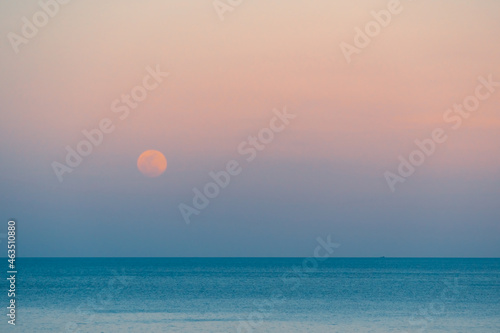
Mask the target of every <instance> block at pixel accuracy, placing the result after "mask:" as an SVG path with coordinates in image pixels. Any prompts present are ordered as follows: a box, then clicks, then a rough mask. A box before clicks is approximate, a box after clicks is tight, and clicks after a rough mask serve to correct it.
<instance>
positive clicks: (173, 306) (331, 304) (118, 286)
mask: <svg viewBox="0 0 500 333" xmlns="http://www.w3.org/2000/svg"><path fill="white" fill-rule="evenodd" d="M5 260H6V259H5ZM5 266H7V265H5ZM16 269H17V273H16V282H15V289H16V290H15V294H16V297H15V305H16V309H15V325H12V324H9V323H8V320H10V319H9V317H8V316H7V313H8V311H10V310H9V309H7V306H9V303H8V302H9V298H8V297H7V296H8V295H7V292H8V289H9V284H8V283H9V281H7V280H6V279H5V278H3V279H2V282H1V283H0V287H1V290H3V293H4V296H2V297H1V298H0V299H3V300H4V304H3V305H1V308H2V309H3V312H4V313H3V314H2V316H1V317H2V318H3V319H2V320H1V323H0V332H97V333H99V332H183V333H190V332H235V333H250V332H285V333H292V332H307V333H316V332H321V333H326V332H339V333H340V332H342V333H343V332H373V333H378V332H463V333H476V332H477V333H488V332H492V333H498V332H500V259H458V258H456V259H455V258H453V259H448V258H447V259H440V258H432V259H431V258H328V259H323V258H321V260H319V259H315V258H18V259H17V267H16ZM6 272H7V269H5V273H4V274H5V276H7V273H6ZM7 277H8V276H7Z"/></svg>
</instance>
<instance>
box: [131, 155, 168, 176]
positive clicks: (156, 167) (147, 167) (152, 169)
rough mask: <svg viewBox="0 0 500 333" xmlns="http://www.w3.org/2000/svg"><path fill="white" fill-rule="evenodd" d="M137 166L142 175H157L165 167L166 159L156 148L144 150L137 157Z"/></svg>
mask: <svg viewBox="0 0 500 333" xmlns="http://www.w3.org/2000/svg"><path fill="white" fill-rule="evenodd" d="M137 168H138V169H139V171H140V172H142V174H143V175H144V176H147V177H158V176H159V175H161V174H162V173H163V172H164V171H165V170H166V169H167V159H166V158H165V156H163V154H162V153H160V152H159V151H158V150H146V151H145V152H143V153H142V154H141V155H140V156H139V158H138V159H137Z"/></svg>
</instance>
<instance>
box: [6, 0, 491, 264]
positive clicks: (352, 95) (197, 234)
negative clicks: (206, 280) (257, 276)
mask: <svg viewBox="0 0 500 333" xmlns="http://www.w3.org/2000/svg"><path fill="white" fill-rule="evenodd" d="M54 1H55V0H42V1H41V2H40V3H39V2H37V1H31V0H30V1H22V2H6V1H3V2H1V3H0V35H1V36H2V47H1V49H0V70H1V73H2V75H1V76H0V184H1V191H0V212H1V214H2V216H1V217H0V219H2V220H4V221H5V223H6V222H7V221H8V219H10V218H15V219H16V220H17V225H18V231H17V239H18V247H17V252H18V255H20V256H27V257H37V256H42V257H60V256H77V257H85V256H90V257H100V256H102V257H114V256H123V257H131V256H140V257H148V256H157V257H177V256H181V257H184V256H194V257H206V256H217V257H226V256H228V257H234V256H271V257H278V256H300V257H307V256H312V255H313V251H314V249H315V247H316V243H317V238H318V237H322V238H325V237H327V236H328V235H331V239H332V240H334V241H335V242H336V243H339V244H340V245H341V246H340V247H339V248H338V249H336V256H340V257H351V256H361V257H378V256H388V257H389V256H393V257H429V256H430V257H432V256H436V257H499V256H500V205H499V201H500V195H499V194H500V193H499V188H500V186H499V185H500V173H499V171H500V155H499V151H500V140H499V139H500V114H499V108H498V106H499V105H500V104H499V103H500V85H498V83H495V82H500V66H499V65H500V60H499V59H500V44H499V43H498V36H499V33H500V19H499V15H500V14H499V13H500V2H498V1H495V0H485V1H475V2H473V1H446V0H439V1H434V0H433V1H431V0H419V1H408V0H401V1H400V2H399V3H397V1H395V0H390V1H379V0H377V1H375V0H373V1H329V0H318V1H314V2H311V1H298V0H275V1H265V0H254V1H241V2H240V3H238V2H237V1H232V2H231V1H227V0H224V1H223V0H221V1H218V0H216V1H213V2H212V1H189V2H188V1H181V0H171V1H161V0H147V1H118V0H112V1H106V2H102V1H97V0H90V1H78V0H73V1H70V2H69V3H67V4H66V3H64V4H63V2H64V1H62V0H61V3H57V2H54ZM45 4H47V5H45ZM231 4H232V5H231ZM42 7H45V8H46V11H47V12H49V13H50V14H51V15H48V14H44V12H41V13H40V11H42V10H43V8H42ZM47 8H48V9H47ZM374 12H375V13H378V14H374ZM384 13H385V14H387V13H388V14H389V18H388V16H387V15H386V16H384ZM375 17H378V18H379V20H382V21H380V22H382V24H381V23H378V21H375ZM384 19H385V21H384ZM37 20H38V21H37ZM26 22H28V23H26ZM37 22H38V23H37ZM35 23H37V24H38V25H39V26H38V27H37V26H36V25H34V24H35ZM30 25H32V26H31V27H32V28H33V27H34V28H35V30H33V29H31V30H30ZM367 27H368V29H372V30H368V31H369V35H371V36H369V35H367V32H366V31H367V30H366V29H367ZM359 31H362V32H361V33H359ZM346 45H347V46H346ZM346 50H348V51H346ZM481 80H482V81H481ZM488 81H490V83H489V84H486V85H485V84H484V82H488ZM492 82H493V83H492ZM479 86H480V87H479ZM144 87H146V88H148V89H146V88H144ZM478 87H479V88H478ZM478 89H479V90H478ZM478 91H479V92H480V94H479V95H478ZM133 92H134V93H135V94H136V95H135V96H139V97H140V98H139V97H138V99H137V101H135V102H134V101H130V100H129V102H128V103H129V104H127V102H125V101H124V100H123V98H127V96H130V95H131V94H132V93H133ZM141 94H142V95H141ZM124 96H125V97H124ZM477 96H480V97H481V98H479V97H477ZM139 100H140V101H139ZM466 101H467V102H470V103H474V101H476V102H478V104H477V105H475V106H474V107H473V109H474V111H471V112H464V111H462V113H458V111H453V107H454V105H460V104H463V103H465V102H466ZM468 107H470V106H468ZM470 108H472V107H470ZM285 113H287V114H288V115H289V118H288V119H282V118H283V114H285ZM277 115H281V117H282V118H279V117H278V116H277ZM462 115H463V116H462ZM452 117H454V118H452ZM457 117H458V118H457ZM103 122H104V125H103ZM271 123H272V124H274V125H275V126H274V128H275V129H278V127H279V131H278V130H273V129H272V128H273V127H272V125H271ZM277 124H279V126H278V125H277ZM455 127H456V128H455ZM102 128H104V129H106V130H107V131H108V132H107V133H103V132H101V133H103V134H102V140H101V141H102V142H100V143H99V144H98V145H93V146H92V147H91V152H90V153H89V154H88V155H87V156H83V157H82V158H81V162H80V163H79V164H78V165H77V166H76V167H74V168H73V167H69V166H68V164H67V162H66V160H65V159H66V155H67V150H66V147H70V149H77V146H78V145H79V144H80V142H82V140H85V139H86V137H85V136H84V134H83V133H82V131H89V132H92V131H93V130H95V129H102ZM111 128H112V129H111ZM266 129H267V130H266ZM269 129H271V132H270V131H269ZM440 129H441V138H442V137H443V136H445V137H446V140H444V142H436V141H435V140H434V139H429V138H433V135H434V134H433V133H434V132H435V131H436V130H438V132H439V130H440ZM93 133H95V132H93ZM259 133H260V135H261V138H266V139H265V141H266V144H265V145H264V144H262V142H260V143H257V145H256V146H253V147H254V148H249V147H252V143H251V139H249V138H251V137H254V138H257V139H259ZM270 133H271V134H270ZM266 135H267V136H266ZM269 135H272V137H271V138H270V137H269ZM97 137H98V135H97ZM96 140H97V139H96ZM259 140H260V139H259ZM263 140H264V139H263ZM415 140H420V141H421V142H427V143H428V145H430V146H427V147H430V148H429V151H431V153H429V154H426V155H424V153H425V152H422V153H419V152H416V153H414V152H415V150H416V149H419V148H418V146H417V145H416V143H415ZM429 140H434V141H433V142H434V144H432V143H429ZM98 141H99V140H98ZM82 145H85V144H82ZM433 145H434V148H432V146H433ZM82 147H83V146H82ZM255 147H259V148H258V149H257V148H255ZM431 148H432V149H431ZM82 149H85V147H84V148H82ZM150 149H152V150H157V151H160V152H161V153H163V155H164V156H165V157H166V159H167V162H168V166H167V169H166V171H165V172H164V173H163V174H161V175H160V176H158V177H146V176H145V175H143V174H141V172H139V170H138V168H137V159H138V157H139V155H141V153H142V152H144V151H146V150H150ZM245 149H246V151H247V153H246V154H245V153H242V151H245ZM252 149H253V151H254V153H255V156H254V154H253V153H250V152H249V151H250V150H252ZM429 151H428V152H429ZM410 155H411V156H413V157H412V158H413V160H414V161H417V160H418V158H420V160H418V163H417V164H419V165H417V166H414V167H413V169H414V171H413V173H412V174H411V175H409V176H402V174H401V173H399V171H398V168H399V166H400V163H402V162H401V160H400V156H401V157H402V158H403V159H405V160H407V161H408V160H409V159H410ZM250 156H252V157H254V158H253V159H251V160H250V161H249V159H250ZM422 157H423V162H422V161H421V160H422ZM231 161H236V162H231ZM55 162H57V163H59V164H57V165H59V166H61V165H64V166H65V167H66V168H70V169H71V172H65V173H64V174H62V175H60V176H61V177H58V176H57V172H55V171H54V163H55ZM228 163H229V164H231V163H233V164H234V163H236V164H235V165H236V166H237V167H235V165H232V167H233V168H232V171H233V173H234V175H230V181H229V184H227V186H225V187H223V188H221V187H220V186H219V187H218V190H217V192H218V193H217V195H215V197H213V198H207V200H208V201H209V204H208V205H207V207H203V208H201V209H198V208H196V207H195V205H194V204H193V198H194V197H195V193H197V192H196V191H197V190H199V191H200V192H203V191H204V187H205V186H206V184H208V183H210V182H213V179H212V177H211V176H210V173H211V172H215V173H218V172H220V171H221V170H226V169H227V168H228ZM410 163H411V162H410ZM407 167H408V165H407ZM409 168H410V169H411V168H412V167H411V166H410V167H409ZM403 169H404V167H403ZM60 170H61V169H60ZM64 170H67V169H64ZM235 170H237V171H238V172H236V171H235ZM403 171H404V170H403ZM225 172H227V171H225ZM388 173H389V174H390V175H391V176H390V179H392V180H393V183H392V187H391V186H390V182H388V180H387V175H388ZM391 177H392V178H391ZM398 177H399V178H398ZM60 178H62V181H61V179H60ZM394 179H397V180H396V181H394ZM224 185H225V184H224ZM209 187H210V186H209ZM212 189H213V187H212ZM214 191H215V190H214ZM198 206H199V207H202V206H204V200H201V204H198ZM180 207H184V211H186V209H188V211H189V212H191V213H192V214H191V213H190V214H189V218H188V219H187V220H188V222H189V223H186V221H187V220H186V218H185V216H183V213H182V211H183V209H181V208H180ZM186 207H189V208H186ZM194 211H196V213H193V212H194ZM4 229H5V230H0V233H2V232H6V226H5V228H4ZM0 236H1V235H0ZM1 240H2V239H1V238H0V241H1ZM1 255H4V253H1Z"/></svg>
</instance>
